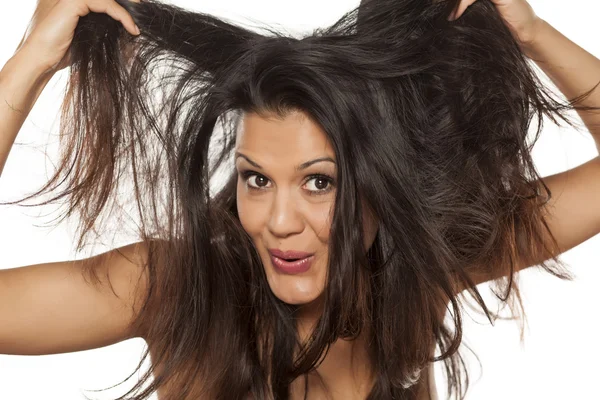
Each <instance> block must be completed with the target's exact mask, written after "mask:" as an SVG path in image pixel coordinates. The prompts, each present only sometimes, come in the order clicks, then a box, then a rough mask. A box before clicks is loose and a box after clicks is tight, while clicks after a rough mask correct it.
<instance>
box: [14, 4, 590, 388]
mask: <svg viewBox="0 0 600 400" xmlns="http://www.w3.org/2000/svg"><path fill="white" fill-rule="evenodd" d="M119 3H120V4H122V5H123V6H124V7H126V8H127V10H128V11H129V12H130V13H131V14H132V15H133V17H134V19H135V22H136V23H137V24H138V26H139V27H140V28H141V31H142V34H141V36H138V37H133V36H131V35H129V34H128V33H127V32H125V31H124V29H123V28H122V26H121V25H120V23H119V22H117V21H114V20H113V19H111V18H110V17H108V16H107V15H105V14H94V13H92V14H90V15H88V16H86V17H83V18H81V21H80V23H79V25H78V27H77V30H76V32H75V39H74V41H73V45H72V59H73V64H72V67H71V70H70V76H69V82H68V86H67V91H66V95H65V99H64V103H63V107H62V113H61V140H62V142H61V144H62V147H61V149H62V154H61V160H60V163H59V165H58V167H57V170H56V173H55V174H54V175H53V176H52V177H51V179H50V180H49V181H48V182H47V184H46V185H44V186H43V187H42V188H41V189H40V190H39V191H37V192H36V193H34V194H32V195H31V196H28V197H26V198H24V199H22V200H20V202H24V201H27V200H31V199H32V198H34V197H36V196H41V195H42V194H50V193H54V195H52V196H51V198H50V199H48V200H45V201H44V202H42V203H39V204H47V203H50V202H58V201H60V200H65V199H66V200H67V202H66V203H65V204H66V208H65V211H64V212H63V213H62V214H61V216H60V218H59V219H58V221H60V220H62V219H64V218H67V217H72V216H77V217H78V218H77V223H78V230H77V235H78V241H77V249H81V248H83V246H84V245H85V244H86V243H87V242H88V241H89V240H90V236H91V234H92V233H96V234H98V233H99V232H101V231H102V229H101V228H102V226H103V225H104V224H106V222H107V221H108V220H109V219H108V217H111V218H114V216H115V214H116V213H117V211H118V210H119V208H120V209H121V211H123V213H124V214H125V215H126V211H125V204H126V203H125V202H124V200H123V199H124V198H125V197H124V196H126V195H131V196H132V199H133V206H134V210H135V212H136V215H137V217H136V218H137V221H138V223H139V226H138V228H139V229H138V231H139V239H140V240H141V241H144V242H145V243H147V244H148V261H147V271H148V282H149V286H148V288H149V289H148V295H147V297H146V301H145V302H144V304H143V306H142V307H141V311H140V312H139V313H138V314H137V316H136V319H135V321H134V324H133V326H134V327H135V329H136V332H144V338H145V339H146V340H147V341H148V342H149V343H152V344H153V346H154V347H155V348H156V349H157V353H156V356H155V360H153V361H154V362H155V363H162V364H163V365H164V369H163V370H162V371H160V373H157V372H156V371H153V368H151V369H150V370H149V371H148V372H147V373H146V374H145V375H144V376H143V378H142V379H141V380H140V381H139V383H138V384H137V385H136V386H135V387H134V388H133V389H132V390H131V391H130V392H128V393H127V395H125V396H128V395H129V394H132V393H135V395H136V397H133V398H134V399H136V400H141V399H147V398H148V397H149V396H150V395H151V394H152V393H153V392H154V391H155V390H156V389H157V388H158V387H159V386H162V385H164V384H165V383H166V382H167V381H169V380H171V379H175V377H177V381H178V382H180V383H181V384H180V386H179V387H180V392H177V393H168V395H167V400H170V399H183V398H185V397H186V396H187V395H188V394H189V392H190V390H191V388H192V386H193V385H194V384H195V383H196V382H201V385H202V388H203V389H204V390H205V392H204V395H205V396H206V397H202V398H215V399H243V398H246V397H247V396H250V397H251V398H254V399H271V398H274V399H287V398H288V396H289V394H288V392H289V387H290V383H291V382H292V381H294V380H295V379H296V378H298V377H301V376H302V375H305V374H307V373H308V372H310V371H311V370H314V368H315V367H316V366H317V365H318V363H319V362H320V360H321V359H322V356H323V354H324V353H325V352H326V351H327V349H328V347H329V345H331V344H332V343H333V342H334V341H335V340H336V339H338V338H356V337H357V336H358V335H359V334H360V333H361V332H364V331H365V330H366V331H368V332H369V336H370V338H369V339H370V340H369V343H370V344H371V345H370V347H369V355H370V357H371V360H372V365H373V368H374V373H375V376H376V379H375V382H374V386H373V387H372V390H371V393H370V395H369V397H368V399H370V400H375V399H377V400H380V399H414V398H415V396H416V392H415V388H416V386H417V385H414V383H415V381H416V379H417V378H418V376H419V371H421V370H422V369H423V368H426V366H427V365H428V363H431V362H433V361H438V360H443V361H444V364H445V372H446V375H447V378H448V379H447V380H448V395H449V396H450V395H454V396H456V397H457V398H462V397H464V395H465V393H466V391H467V388H468V385H469V381H468V376H467V375H466V369H465V364H464V360H463V358H462V357H461V355H460V353H459V352H458V350H459V345H460V344H461V338H462V327H461V325H462V321H461V316H460V308H461V306H462V304H461V303H460V302H459V301H458V300H457V292H456V288H458V287H466V288H468V291H469V293H470V294H471V296H472V297H473V298H474V299H475V300H476V302H477V304H478V305H479V306H480V307H481V309H482V310H483V312H485V314H486V315H487V317H488V318H489V319H490V321H491V322H492V323H493V320H494V319H496V318H497V317H498V315H497V314H494V313H492V312H491V311H490V310H488V308H487V306H486V304H485V302H484V300H483V298H482V297H481V295H480V293H479V291H478V290H477V288H476V287H475V285H474V284H473V283H474V282H473V280H472V279H471V275H470V268H471V269H472V268H480V269H483V270H485V271H500V272H502V273H501V274H499V276H500V275H501V276H502V278H501V279H498V280H497V281H495V283H496V285H497V289H498V292H494V293H495V294H496V296H497V297H498V298H499V299H500V300H502V301H503V302H505V303H506V304H508V305H510V306H511V310H513V313H514V314H515V315H516V314H517V313H516V311H518V310H516V308H514V309H513V307H512V306H514V305H515V304H519V305H520V308H521V310H522V308H523V307H522V304H521V301H520V297H519V290H518V285H517V284H516V282H515V281H514V280H513V273H514V271H515V262H516V260H517V258H518V257H520V256H522V255H526V254H528V252H529V251H531V249H534V248H545V249H546V250H547V254H549V255H551V256H552V258H549V259H548V261H546V262H544V263H542V266H543V268H545V270H546V271H548V272H550V273H552V274H554V275H555V276H557V277H559V278H562V279H571V277H570V275H569V274H568V271H566V269H565V268H564V265H562V264H561V260H559V259H558V254H559V253H558V250H557V246H556V241H555V239H554V237H552V236H551V233H550V232H549V230H548V227H547V225H546V222H545V219H544V214H543V205H544V204H545V202H547V201H548V199H549V198H550V196H551V193H550V191H549V190H548V188H547V187H546V186H545V185H544V186H543V187H544V190H541V189H540V186H538V185H536V184H535V183H534V180H536V179H539V178H540V176H539V175H538V173H537V171H536V168H535V165H534V163H533V161H532V158H531V149H532V147H533V144H534V143H535V142H536V141H537V138H538V136H539V133H540V131H541V128H542V125H543V124H542V118H543V116H544V115H545V116H547V117H548V118H550V119H551V120H552V121H553V122H555V123H559V122H560V121H564V122H567V123H568V124H570V125H571V126H574V123H573V122H572V121H570V120H569V117H568V115H567V113H566V112H567V111H568V110H572V109H574V108H577V107H579V108H578V109H581V108H582V107H580V106H578V105H577V104H578V102H579V101H580V100H581V99H582V98H585V95H584V96H582V97H581V98H578V99H572V100H569V101H566V102H565V101H561V100H560V98H559V96H557V95H556V94H554V93H552V92H551V91H550V90H549V89H548V88H547V87H545V86H544V85H543V84H542V82H540V81H539V79H538V77H537V75H536V73H535V71H534V69H533V68H532V66H531V61H530V60H528V59H527V58H526V57H525V56H524V54H523V51H522V49H521V48H520V47H519V44H518V43H517V42H516V41H515V39H514V38H513V37H512V35H511V33H510V32H509V30H508V29H507V27H506V26H505V25H504V23H503V22H502V19H501V17H500V16H499V14H498V13H497V11H496V10H495V8H494V5H493V4H492V3H491V2H490V1H487V0H480V1H478V2H476V3H475V4H473V5H472V6H470V7H469V9H468V10H467V12H466V13H465V14H464V15H463V16H462V17H461V18H460V19H459V20H458V21H455V22H448V21H447V20H446V16H447V15H449V14H450V11H451V10H452V9H453V8H455V7H456V5H457V3H458V0H448V1H431V2H428V1H423V0H377V1H370V2H367V3H365V4H362V5H361V6H360V7H357V8H356V9H353V10H351V11H349V12H347V13H345V14H344V15H343V16H342V17H341V18H340V19H339V20H338V21H336V22H335V23H334V24H333V25H331V26H329V27H326V28H320V29H315V30H314V31H313V32H312V33H311V34H310V35H307V36H305V37H302V38H294V37H290V36H289V35H288V34H285V33H282V32H278V31H277V30H276V29H273V28H264V29H262V30H258V29H255V30H252V29H249V28H245V27H242V26H240V25H236V24H233V23H231V22H228V21H226V20H225V19H223V18H217V17H214V16H211V15H208V14H205V13H201V12H190V11H188V10H184V9H181V8H179V7H176V6H174V5H168V4H164V3H161V2H158V1H155V0H144V1H143V2H142V3H140V4H136V3H129V2H126V1H124V0H119ZM587 94H589V92H588V93H587ZM587 94H586V95H587ZM295 110H299V111H302V112H304V113H306V114H307V115H309V116H310V117H311V118H312V119H313V120H314V121H316V122H317V123H318V124H319V125H320V126H321V127H322V128H323V130H324V132H326V134H327V136H328V138H329V140H330V141H331V143H332V146H333V148H334V149H335V155H336V158H337V163H338V176H337V178H336V182H337V188H338V190H337V193H336V199H335V213H334V216H333V220H332V227H331V235H330V243H329V247H330V251H329V253H330V259H329V270H328V276H327V285H326V289H325V299H326V301H325V306H324V311H323V314H322V316H321V317H320V319H319V321H318V324H317V326H316V328H315V330H314V331H313V332H312V335H311V336H310V338H309V339H308V341H307V342H301V341H300V339H299V336H298V333H297V331H296V323H295V320H294V318H295V317H294V312H295V310H296V309H297V306H293V305H289V304H285V303H283V302H282V301H280V300H279V299H278V298H277V297H275V296H274V295H273V293H272V292H271V291H270V289H269V286H268V283H267V281H266V278H265V275H264V271H263V266H262V262H261V259H260V257H259V255H258V253H257V251H256V249H255V247H254V245H253V243H252V241H251V239H250V237H249V235H248V234H247V233H246V232H245V231H244V229H243V227H242V226H241V224H240V222H239V218H238V215H237V207H236V190H235V189H236V182H237V175H236V173H235V172H234V171H233V168H232V165H233V164H232V157H231V156H232V154H231V153H232V150H233V148H234V145H235V132H236V129H237V127H238V122H239V117H240V113H244V112H253V113H259V114H266V113H270V114H275V115H278V116H280V117H284V116H285V115H286V114H287V113H289V112H291V111H295ZM536 119H537V125H538V127H537V131H536V132H535V136H534V137H533V138H531V137H528V132H529V130H530V129H529V128H530V124H531V122H532V121H534V120H536ZM361 202H366V203H368V205H369V206H370V208H371V209H372V210H373V212H374V214H375V215H376V217H377V219H378V220H379V221H380V222H379V230H378V232H377V235H376V237H375V241H374V243H373V245H372V246H371V248H370V249H369V250H368V252H366V254H365V252H364V248H363V238H362V229H361V226H360V224H359V223H358V222H357V221H362V215H361V207H360V205H361ZM115 210H117V211H115ZM117 214H118V213H117ZM548 233H550V237H551V238H552V240H553V245H554V247H552V246H550V248H548V244H547V243H546V242H545V241H544V240H543V238H544V237H547V235H548ZM475 266H476V267H475ZM83 272H85V273H86V276H89V277H90V278H95V279H90V281H92V282H99V279H98V277H97V276H94V274H95V271H93V270H92V268H91V267H86V268H85V270H84V271H83ZM514 298H516V299H517V300H519V301H518V302H517V303H513V302H512V300H514ZM448 304H449V305H451V306H452V309H451V316H452V322H453V326H447V325H446V324H444V323H443V319H442V318H440V310H442V311H444V312H445V311H446V307H447V306H448ZM523 315H524V313H523ZM441 316H442V317H443V314H442V315H441ZM436 345H437V346H439V349H440V354H439V355H438V356H437V357H434V355H433V353H432V349H433V348H436ZM147 356H148V351H146V353H145V354H144V357H143V359H142V360H141V361H140V364H139V366H138V368H137V369H136V371H137V370H139V368H141V366H142V362H143V360H144V359H145V358H146V357H147ZM463 370H464V371H463ZM463 372H464V373H463ZM134 373H135V372H134ZM152 373H154V374H155V376H154V382H152V383H151V384H150V385H149V386H148V387H146V388H145V389H143V390H142V387H143V386H144V385H145V383H146V382H147V381H148V380H150V379H151V374H152ZM132 375H133V374H132ZM125 396H123V397H120V398H119V399H124V398H126V397H125Z"/></svg>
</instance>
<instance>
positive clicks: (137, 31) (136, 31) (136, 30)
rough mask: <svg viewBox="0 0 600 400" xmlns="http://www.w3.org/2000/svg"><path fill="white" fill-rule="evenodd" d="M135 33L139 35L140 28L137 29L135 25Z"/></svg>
mask: <svg viewBox="0 0 600 400" xmlns="http://www.w3.org/2000/svg"><path fill="white" fill-rule="evenodd" d="M135 33H136V34H138V35H139V34H140V33H141V32H140V28H138V26H137V25H135Z"/></svg>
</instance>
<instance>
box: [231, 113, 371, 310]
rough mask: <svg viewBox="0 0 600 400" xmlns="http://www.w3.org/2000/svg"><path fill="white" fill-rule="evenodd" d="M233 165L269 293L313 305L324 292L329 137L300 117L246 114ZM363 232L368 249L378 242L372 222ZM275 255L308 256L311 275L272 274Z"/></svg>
mask: <svg viewBox="0 0 600 400" xmlns="http://www.w3.org/2000/svg"><path fill="white" fill-rule="evenodd" d="M235 157H236V158H235V166H236V170H237V172H238V184H237V207H238V213H239V218H240V222H241V224H242V226H243V227H244V229H245V230H246V232H248V234H249V235H250V236H251V237H252V240H253V242H254V245H255V246H256V248H257V250H258V253H259V254H260V257H261V260H262V262H263V265H264V268H265V272H266V276H267V280H268V282H269V286H270V287H271V290H272V291H273V293H274V294H275V295H276V296H277V297H278V298H279V299H281V300H282V301H284V302H286V303H288V304H307V303H310V302H312V301H314V300H316V299H317V298H318V297H319V295H320V294H321V293H322V291H323V288H324V286H325V274H326V271H327V260H328V246H327V245H328V241H329V231H330V225H331V218H332V217H333V210H334V203H335V193H336V182H335V178H336V174H337V170H336V159H335V155H334V151H333V148H332V147H331V144H330V143H329V140H328V138H327V136H326V135H325V133H324V132H323V131H322V130H321V128H320V127H319V126H318V125H316V124H315V123H313V122H312V121H311V120H310V119H309V118H307V117H306V116H305V114H303V113H301V112H294V113H292V114H289V115H288V116H287V117H286V118H285V119H283V120H279V119H276V118H275V117H273V118H272V119H271V118H269V119H265V118H262V117H260V116H258V115H257V114H253V113H246V114H244V115H243V120H242V121H241V124H240V129H239V131H238V132H237V138H236V154H235ZM363 211H364V212H365V213H367V211H368V210H366V209H365V208H363ZM363 224H364V225H363V226H364V227H365V228H366V229H365V249H368V248H369V247H370V246H371V244H372V243H373V240H374V238H375V234H376V224H375V222H374V221H373V219H372V218H371V214H366V217H365V219H364V220H363ZM274 249H275V250H281V251H289V250H295V251H301V252H306V253H310V254H312V256H311V257H312V258H311V259H312V262H311V263H310V268H309V269H308V270H306V271H303V272H299V273H298V272H296V273H290V272H289V271H286V270H283V269H280V268H278V267H277V266H276V265H274V261H275V262H276V261H277V260H273V259H272V258H271V253H270V250H274Z"/></svg>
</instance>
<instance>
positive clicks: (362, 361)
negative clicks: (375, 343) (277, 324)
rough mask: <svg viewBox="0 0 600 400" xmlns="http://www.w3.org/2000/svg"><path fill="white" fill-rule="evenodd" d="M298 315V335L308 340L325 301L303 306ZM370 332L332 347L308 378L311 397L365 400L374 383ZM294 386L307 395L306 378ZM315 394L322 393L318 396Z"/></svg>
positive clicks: (341, 341)
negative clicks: (369, 348) (368, 339)
mask: <svg viewBox="0 0 600 400" xmlns="http://www.w3.org/2000/svg"><path fill="white" fill-rule="evenodd" d="M299 311H300V312H299V314H298V332H299V334H300V339H301V340H302V341H305V340H306V339H307V338H308V337H309V335H310V332H311V331H312V330H313V329H314V327H315V326H316V323H317V320H318V317H319V315H321V312H322V301H316V302H313V304H311V306H310V307H303V308H302V309H301V310H299ZM367 338H368V332H366V331H365V330H363V331H362V332H361V334H360V335H359V337H358V338H356V339H355V340H345V339H341V338H338V339H337V340H336V341H335V342H334V343H333V344H332V345H331V346H330V347H329V351H328V352H327V355H326V356H325V358H324V360H323V361H322V362H321V364H319V366H318V367H317V368H316V370H315V371H314V372H312V373H310V374H309V375H308V387H309V391H310V393H311V396H310V397H311V398H313V397H314V398H327V397H325V395H328V396H329V398H333V399H348V400H352V399H364V398H366V396H367V394H368V393H369V391H370V390H371V387H372V383H373V376H372V368H371V362H370V357H369V354H368V346H367V343H368V341H367ZM293 385H294V386H297V387H301V391H302V393H303V392H304V378H303V377H301V378H299V379H298V380H297V381H296V382H295V383H294V384H293ZM315 393H319V394H320V393H323V395H322V396H315Z"/></svg>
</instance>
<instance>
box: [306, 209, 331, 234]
mask: <svg viewBox="0 0 600 400" xmlns="http://www.w3.org/2000/svg"><path fill="white" fill-rule="evenodd" d="M309 208H310V209H309V210H308V212H306V214H305V215H307V217H306V218H307V221H308V223H309V224H310V226H311V227H312V230H313V231H314V233H315V235H316V236H317V238H318V239H319V241H320V242H323V243H326V242H328V241H329V234H330V232H331V221H332V219H333V203H322V204H313V205H311V207H309Z"/></svg>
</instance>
